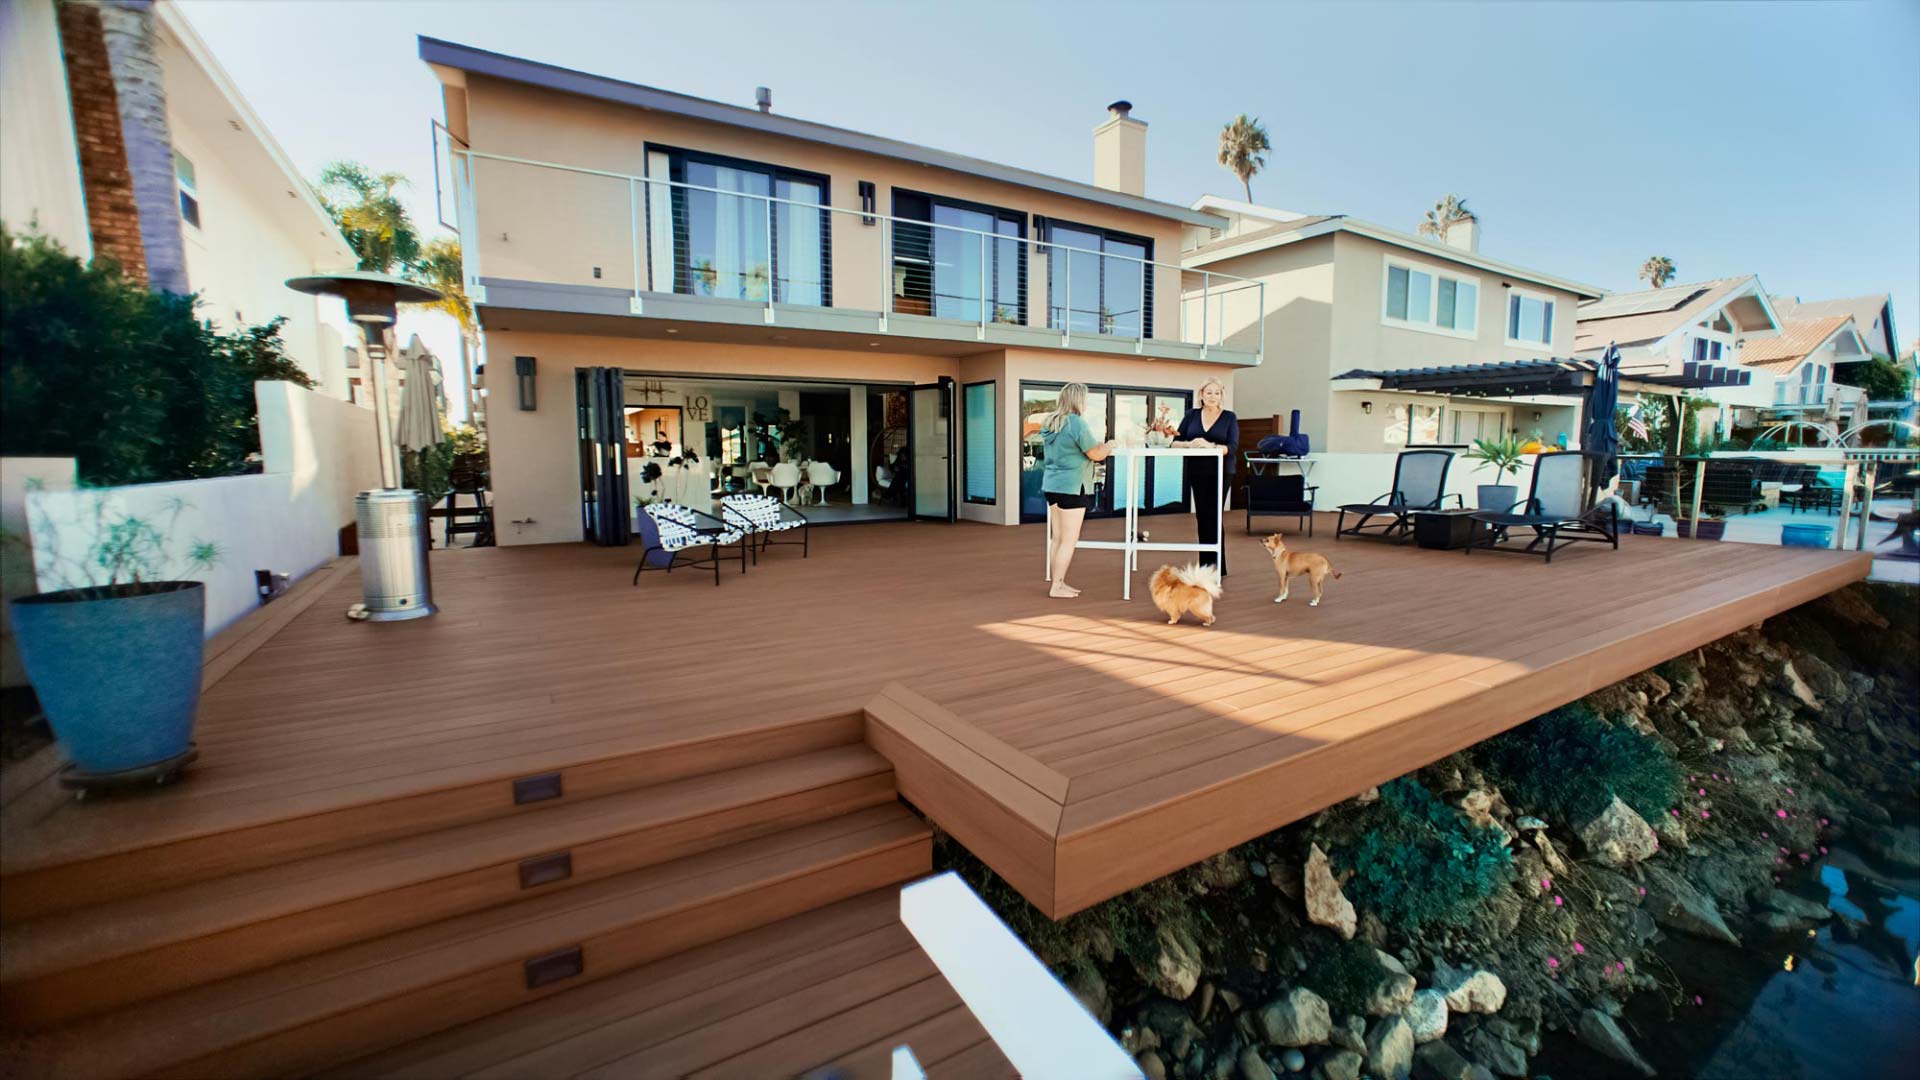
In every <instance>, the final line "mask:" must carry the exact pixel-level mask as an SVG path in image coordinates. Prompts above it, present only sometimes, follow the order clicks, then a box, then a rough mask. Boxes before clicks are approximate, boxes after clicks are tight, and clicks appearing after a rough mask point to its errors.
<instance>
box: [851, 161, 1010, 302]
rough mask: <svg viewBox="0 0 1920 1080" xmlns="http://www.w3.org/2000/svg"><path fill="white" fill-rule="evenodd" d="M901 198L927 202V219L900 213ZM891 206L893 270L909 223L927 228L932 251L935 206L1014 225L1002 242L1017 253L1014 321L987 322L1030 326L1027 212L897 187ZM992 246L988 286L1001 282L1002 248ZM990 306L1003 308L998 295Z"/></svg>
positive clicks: (889, 287) (890, 291)
mask: <svg viewBox="0 0 1920 1080" xmlns="http://www.w3.org/2000/svg"><path fill="white" fill-rule="evenodd" d="M902 196H905V197H906V198H908V199H924V200H926V204H927V216H926V217H925V218H918V217H913V216H911V215H909V214H905V213H902V212H901V210H902V208H901V206H900V199H901V197H902ZM889 203H890V209H891V213H892V215H893V218H894V222H893V240H892V245H891V247H892V250H890V251H889V252H888V253H887V257H888V260H889V265H890V266H899V265H900V234H901V232H902V230H903V229H909V228H910V227H909V226H908V223H909V222H912V223H924V224H925V225H927V226H928V229H927V244H928V246H929V248H930V247H931V243H932V236H933V227H935V226H937V225H938V223H937V222H935V221H934V220H933V210H934V207H936V206H947V207H951V208H953V209H955V210H966V211H970V212H972V213H976V214H985V215H987V216H988V217H991V218H993V219H994V221H995V222H996V223H999V224H1011V225H1013V226H1014V228H1015V233H1014V235H1012V236H1006V237H1001V239H1006V240H1012V241H1014V250H1015V252H1016V253H1017V254H1016V255H1015V256H1014V258H1015V260H1016V262H1017V265H1016V266H1015V267H1014V294H1015V295H1014V297H1013V301H1012V304H1011V306H1012V308H1013V314H1014V318H1013V319H1012V321H1011V322H1006V321H1002V320H1000V319H992V318H990V319H988V322H989V323H1000V325H1002V326H1009V325H1011V326H1025V325H1027V310H1026V308H1027V305H1026V301H1025V298H1024V295H1023V291H1024V290H1025V288H1026V286H1027V266H1028V260H1027V221H1028V218H1029V217H1030V216H1031V215H1029V214H1028V213H1027V212H1026V211H1024V210H1014V209H1012V208H1010V207H1005V206H995V205H993V204H992V203H983V202H974V201H973V200H971V199H957V198H954V197H952V196H949V195H941V194H938V193H937V192H932V191H921V190H918V189H916V188H907V187H898V186H895V187H893V188H892V189H890V195H889ZM996 235H997V234H996ZM989 246H990V248H991V249H992V252H993V261H992V264H991V265H990V266H989V267H988V269H987V279H988V281H989V282H992V283H994V284H998V282H999V280H1000V245H999V244H998V243H994V244H992V245H989ZM927 272H928V288H929V295H930V296H931V291H932V267H931V266H929V267H928V271H927ZM886 288H887V295H888V297H889V298H891V297H892V295H893V283H892V282H890V281H889V282H887V283H886ZM981 303H982V304H983V305H985V304H987V303H989V299H988V298H986V297H982V298H981ZM991 303H992V304H993V305H994V306H995V307H998V306H1000V298H999V296H998V294H997V293H996V294H995V295H994V296H993V297H992V299H991Z"/></svg>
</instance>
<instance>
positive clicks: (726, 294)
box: [655, 152, 832, 307]
mask: <svg viewBox="0 0 1920 1080" xmlns="http://www.w3.org/2000/svg"><path fill="white" fill-rule="evenodd" d="M666 157H667V158H668V161H669V175H670V176H671V177H672V179H674V180H675V181H677V182H678V185H684V186H678V185H676V186H674V187H673V188H672V199H671V211H670V212H671V213H672V215H673V228H672V230H671V236H672V241H671V242H672V244H673V248H674V251H673V260H672V274H673V282H674V285H673V290H674V291H675V292H679V293H688V294H690V295H693V296H711V297H715V298H718V299H723V300H749V301H755V302H759V303H764V302H766V300H767V294H768V291H769V290H772V293H773V299H774V300H775V301H776V302H778V303H782V304H805V305H810V306H818V307H824V306H828V305H830V304H831V303H832V288H831V285H830V283H829V278H828V274H827V265H828V251H829V244H830V240H829V222H828V220H827V218H828V214H827V211H825V210H815V209H813V208H812V207H813V206H825V205H826V204H827V182H826V179H825V178H824V177H819V176H814V175H812V174H808V173H801V172H795V171H792V170H788V169H781V168H776V167H774V166H767V165H756V164H754V163H752V162H744V161H735V160H732V159H727V158H716V157H710V156H706V155H695V154H690V153H681V152H674V153H671V154H668V155H666ZM775 200H783V201H775ZM655 202H657V200H655ZM795 204H805V205H795ZM656 210H657V208H656ZM658 232H659V230H657V229H656V230H655V233H656V235H658ZM658 254H659V253H657V252H656V254H655V257H656V259H657V258H658Z"/></svg>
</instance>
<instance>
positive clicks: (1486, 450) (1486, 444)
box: [1464, 435, 1526, 511]
mask: <svg viewBox="0 0 1920 1080" xmlns="http://www.w3.org/2000/svg"><path fill="white" fill-rule="evenodd" d="M1524 445H1525V444H1523V443H1522V442H1521V441H1520V439H1519V438H1518V437H1517V436H1513V435H1503V436H1501V437H1500V438H1498V439H1475V440H1474V441H1473V449H1471V450H1469V451H1467V452H1466V454H1465V455H1464V456H1465V457H1466V458H1467V459H1468V460H1470V461H1478V462H1479V463H1480V465H1479V469H1488V468H1491V469H1492V470H1493V479H1494V482H1493V483H1491V484H1481V485H1480V502H1479V506H1480V509H1482V510H1498V511H1505V510H1507V509H1509V508H1511V507H1512V506H1513V504H1514V503H1517V502H1519V501H1520V489H1519V488H1518V487H1517V486H1515V485H1513V484H1504V483H1501V481H1503V480H1505V479H1506V477H1507V474H1508V473H1510V472H1519V471H1520V461H1521V459H1522V458H1524V457H1525V456H1526V454H1525V452H1524V450H1523V449H1522V448H1523V446H1524ZM1476 471H1477V470H1476Z"/></svg>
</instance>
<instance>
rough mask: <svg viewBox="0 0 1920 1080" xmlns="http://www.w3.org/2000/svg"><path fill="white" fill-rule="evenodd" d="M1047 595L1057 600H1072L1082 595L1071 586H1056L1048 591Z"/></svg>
mask: <svg viewBox="0 0 1920 1080" xmlns="http://www.w3.org/2000/svg"><path fill="white" fill-rule="evenodd" d="M1047 595H1048V596H1051V597H1053V598H1055V599H1057V600H1071V599H1073V598H1074V597H1076V596H1079V595H1080V590H1079V589H1076V588H1074V587H1073V586H1071V585H1059V584H1056V585H1054V587H1053V588H1051V589H1048V590H1047Z"/></svg>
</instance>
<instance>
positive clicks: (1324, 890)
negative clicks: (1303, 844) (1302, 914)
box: [1303, 844, 1357, 941]
mask: <svg viewBox="0 0 1920 1080" xmlns="http://www.w3.org/2000/svg"><path fill="white" fill-rule="evenodd" d="M1303 884H1304V887H1305V890H1306V900H1307V918H1308V919H1309V920H1311V921H1312V922H1313V923H1315V924H1316V925H1319V926H1324V927H1326V928H1327V929H1329V930H1333V931H1335V932H1337V933H1338V934H1339V935H1340V936H1341V937H1343V938H1345V939H1347V940H1348V941H1351V940H1353V931H1354V928H1355V925H1356V922H1357V920H1356V916H1355V914H1354V910H1353V901H1351V900H1348V899H1347V896H1346V894H1345V893H1343V892H1341V891H1340V883H1339V882H1338V881H1335V880H1334V878H1333V866H1332V864H1330V863H1329V862H1328V861H1327V853H1326V852H1324V851H1321V850H1320V845H1319V844H1315V845H1313V850H1312V851H1311V852H1309V853H1308V854H1307V867H1306V871H1305V873H1304V874H1303Z"/></svg>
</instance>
